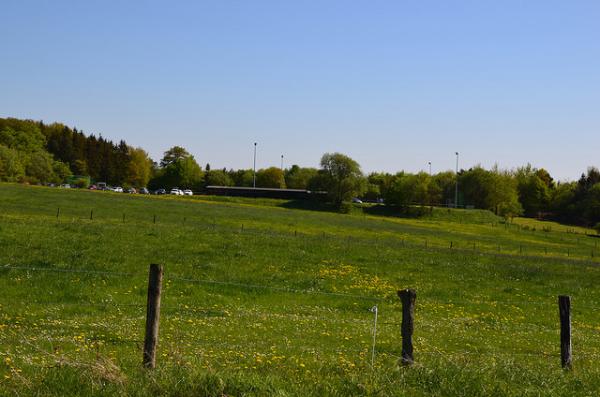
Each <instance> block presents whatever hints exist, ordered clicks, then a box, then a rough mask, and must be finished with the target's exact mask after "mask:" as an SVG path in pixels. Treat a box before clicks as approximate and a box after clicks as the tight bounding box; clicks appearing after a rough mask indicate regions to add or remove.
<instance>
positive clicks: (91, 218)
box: [90, 210, 94, 221]
mask: <svg viewBox="0 0 600 397" xmlns="http://www.w3.org/2000/svg"><path fill="white" fill-rule="evenodd" d="M93 220H94V210H90V221H93Z"/></svg>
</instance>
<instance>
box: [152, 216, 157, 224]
mask: <svg viewBox="0 0 600 397" xmlns="http://www.w3.org/2000/svg"><path fill="white" fill-rule="evenodd" d="M152 223H154V224H156V215H154V218H153V220H152Z"/></svg>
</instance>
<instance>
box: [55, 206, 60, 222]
mask: <svg viewBox="0 0 600 397" xmlns="http://www.w3.org/2000/svg"><path fill="white" fill-rule="evenodd" d="M59 215H60V207H58V208H57V209H56V219H58V216H59Z"/></svg>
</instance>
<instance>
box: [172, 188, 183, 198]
mask: <svg viewBox="0 0 600 397" xmlns="http://www.w3.org/2000/svg"><path fill="white" fill-rule="evenodd" d="M169 194H172V195H174V196H183V192H182V191H181V190H179V189H178V188H176V187H174V188H173V189H171V192H170V193H169Z"/></svg>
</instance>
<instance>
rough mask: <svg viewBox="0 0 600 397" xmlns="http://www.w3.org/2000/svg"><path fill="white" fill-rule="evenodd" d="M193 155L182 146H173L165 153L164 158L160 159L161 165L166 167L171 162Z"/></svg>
mask: <svg viewBox="0 0 600 397" xmlns="http://www.w3.org/2000/svg"><path fill="white" fill-rule="evenodd" d="M191 156H192V155H191V154H190V153H189V152H188V151H187V150H185V149H184V148H182V147H181V146H173V147H172V148H170V149H169V150H167V151H166V152H165V153H164V155H163V158H162V160H161V161H160V166H161V167H163V168H164V167H167V166H168V165H170V164H173V163H175V162H177V161H179V160H183V159H185V158H187V157H191Z"/></svg>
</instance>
